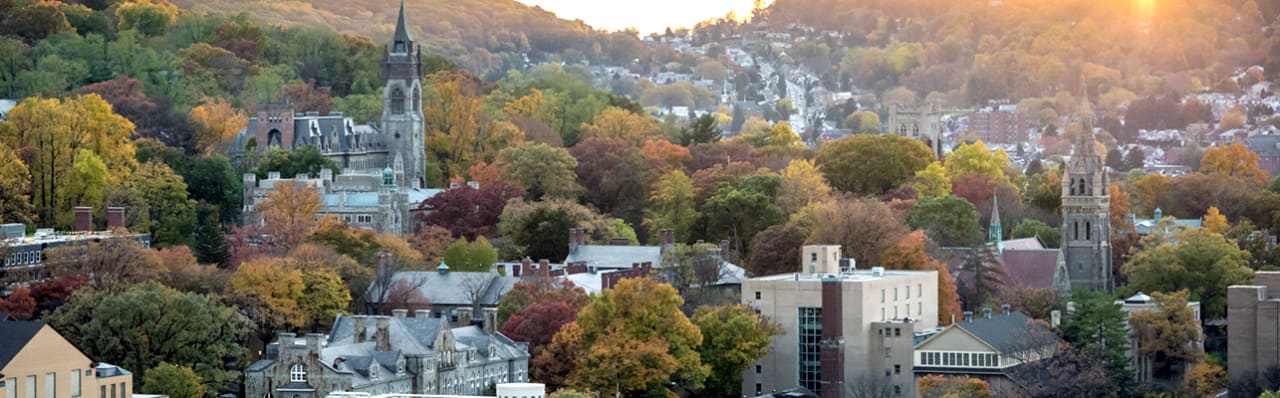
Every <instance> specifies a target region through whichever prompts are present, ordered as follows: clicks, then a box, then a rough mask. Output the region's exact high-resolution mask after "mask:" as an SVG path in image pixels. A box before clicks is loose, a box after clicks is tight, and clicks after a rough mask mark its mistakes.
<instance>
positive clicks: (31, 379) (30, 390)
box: [23, 375, 115, 398]
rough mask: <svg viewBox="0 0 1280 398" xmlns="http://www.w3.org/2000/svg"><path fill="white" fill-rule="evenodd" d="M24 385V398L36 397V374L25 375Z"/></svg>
mask: <svg viewBox="0 0 1280 398" xmlns="http://www.w3.org/2000/svg"><path fill="white" fill-rule="evenodd" d="M24 387H26V388H23V389H24V390H27V391H26V393H27V395H26V398H36V375H29V376H27V385H26V386H24ZM111 398H115V397H111Z"/></svg>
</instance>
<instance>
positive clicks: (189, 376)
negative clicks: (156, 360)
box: [141, 362, 205, 398]
mask: <svg viewBox="0 0 1280 398" xmlns="http://www.w3.org/2000/svg"><path fill="white" fill-rule="evenodd" d="M146 374H147V377H145V378H143V379H142V388H141V390H142V392H143V393H146V394H162V395H168V396H169V397H171V398H204V392H205V385H204V380H202V379H200V375H198V374H196V371H195V370H192V369H191V368H189V367H186V366H178V365H174V364H171V363H168V362H160V364H159V365H156V367H154V368H151V369H148V370H147V373H146Z"/></svg>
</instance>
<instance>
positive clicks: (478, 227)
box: [418, 183, 523, 240]
mask: <svg viewBox="0 0 1280 398" xmlns="http://www.w3.org/2000/svg"><path fill="white" fill-rule="evenodd" d="M521 195H523V193H522V192H520V189H519V188H517V187H514V186H511V185H508V184H504V183H498V184H497V185H481V186H480V188H479V189H476V188H472V187H469V186H461V187H458V188H450V189H446V190H445V191H444V192H441V193H439V194H437V195H435V196H432V197H430V198H427V200H424V201H422V204H421V205H420V206H419V207H418V208H419V209H420V211H419V212H418V218H419V219H420V220H421V221H422V222H424V223H426V224H427V225H433V226H438V227H441V228H445V229H447V230H449V232H450V233H451V234H453V236H457V237H460V238H466V239H473V240H474V239H476V238H477V237H480V236H495V232H497V231H496V227H497V225H498V221H499V217H501V216H502V210H503V209H504V208H506V206H507V201H508V200H511V199H514V198H519V197H520V196H521Z"/></svg>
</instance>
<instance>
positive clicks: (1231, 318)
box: [1227, 271, 1280, 382]
mask: <svg viewBox="0 0 1280 398" xmlns="http://www.w3.org/2000/svg"><path fill="white" fill-rule="evenodd" d="M1277 325H1280V272H1277V271H1258V272H1255V273H1254V274H1253V285H1237V286H1230V287H1228V288H1227V378H1228V379H1230V380H1231V381H1233V382H1235V381H1238V380H1247V379H1251V378H1254V377H1255V376H1256V375H1257V374H1258V373H1259V372H1263V371H1266V370H1267V368H1271V367H1274V366H1280V328H1277Z"/></svg>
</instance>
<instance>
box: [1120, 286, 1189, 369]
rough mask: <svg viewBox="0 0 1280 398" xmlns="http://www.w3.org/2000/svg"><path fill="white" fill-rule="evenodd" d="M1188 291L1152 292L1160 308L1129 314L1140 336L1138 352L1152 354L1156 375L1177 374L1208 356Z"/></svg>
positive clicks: (1149, 355)
mask: <svg viewBox="0 0 1280 398" xmlns="http://www.w3.org/2000/svg"><path fill="white" fill-rule="evenodd" d="M1187 297H1188V293H1187V291H1186V290H1180V291H1177V292H1174V293H1168V294H1165V293H1160V292H1151V298H1152V299H1154V300H1155V304H1156V308H1154V309H1151V310H1148V311H1136V312H1133V313H1131V314H1130V315H1129V324H1130V325H1132V327H1133V334H1134V336H1136V337H1137V341H1138V347H1137V348H1136V350H1137V354H1139V355H1145V356H1148V357H1149V358H1151V363H1152V364H1153V366H1154V367H1155V368H1156V369H1154V373H1155V375H1156V377H1161V375H1173V376H1174V377H1177V375H1179V374H1180V373H1181V372H1182V369H1184V368H1185V366H1186V365H1188V364H1193V363H1197V362H1200V361H1201V360H1203V359H1204V349H1203V348H1201V347H1200V346H1199V345H1198V344H1196V343H1197V342H1199V341H1201V336H1200V319H1199V318H1197V317H1196V314H1195V311H1194V310H1192V308H1191V307H1188V306H1187Z"/></svg>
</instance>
